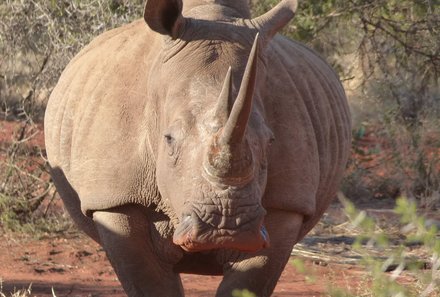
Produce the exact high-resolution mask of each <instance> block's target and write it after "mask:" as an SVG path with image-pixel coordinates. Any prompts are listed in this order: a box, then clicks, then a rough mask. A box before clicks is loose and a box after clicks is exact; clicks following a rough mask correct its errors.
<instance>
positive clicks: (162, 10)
mask: <svg viewBox="0 0 440 297" xmlns="http://www.w3.org/2000/svg"><path fill="white" fill-rule="evenodd" d="M144 20H145V22H146V23H147V24H148V26H149V27H150V28H151V30H153V31H156V32H158V33H160V34H163V35H168V36H171V37H173V38H176V37H177V34H178V31H179V28H180V27H181V25H182V24H183V20H184V19H183V16H182V0H147V3H146V4H145V11H144Z"/></svg>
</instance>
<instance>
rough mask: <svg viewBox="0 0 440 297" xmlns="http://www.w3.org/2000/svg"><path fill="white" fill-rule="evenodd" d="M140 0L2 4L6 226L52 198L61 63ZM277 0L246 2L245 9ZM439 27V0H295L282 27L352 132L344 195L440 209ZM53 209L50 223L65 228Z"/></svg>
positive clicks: (124, 18)
mask: <svg viewBox="0 0 440 297" xmlns="http://www.w3.org/2000/svg"><path fill="white" fill-rule="evenodd" d="M143 2H144V1H142V0H136V1H134V0H133V1H128V0H111V1H107V0H105V1H104V0H61V1H55V0H50V1H48V0H3V1H1V2H0V120H1V121H0V128H1V133H0V136H1V139H0V220H1V221H0V223H1V226H2V227H3V228H6V229H17V228H18V229H20V228H23V226H28V228H31V229H33V228H35V227H33V226H34V223H35V222H37V221H38V220H40V219H44V221H45V222H48V221H50V220H48V218H49V217H51V210H52V206H53V205H56V204H57V200H58V199H57V198H56V193H55V190H54V188H53V186H52V184H51V182H50V178H49V177H48V174H47V164H46V160H45V152H44V145H43V143H44V142H43V135H42V119H43V116H44V107H45V103H46V102H47V100H48V97H49V95H50V93H51V91H52V89H53V87H54V85H55V84H56V82H57V79H58V77H59V75H60V74H61V72H62V70H63V69H64V67H65V66H66V64H67V63H68V61H69V60H70V59H71V58H72V57H73V56H74V55H75V54H76V53H77V52H78V51H79V50H80V49H81V48H82V47H83V46H84V45H86V44H87V43H88V42H89V41H90V40H91V39H92V38H93V37H95V36H97V35H99V34H100V33H102V32H103V31H106V30H109V29H111V28H114V27H117V26H120V25H122V24H125V23H128V22H130V21H131V20H134V19H136V18H139V17H141V16H142V13H143V5H144V3H143ZM277 2H278V0H253V1H251V6H252V11H253V14H254V15H255V16H256V15H259V14H261V13H263V12H265V11H267V10H268V9H270V8H271V7H272V6H274V5H275V4H276V3H277ZM439 31H440V4H439V1H438V0H423V1H416V0H412V1H410V0H403V1H384V0H349V1H345V0H344V1H343V0H326V1H316V0H311V1H300V6H299V9H298V13H297V15H296V17H295V20H294V21H293V22H291V23H290V25H289V26H288V27H287V28H285V30H284V32H283V33H284V34H285V35H287V36H289V37H291V38H293V39H295V40H298V41H301V42H303V43H305V44H307V45H309V46H310V47H312V48H314V49H315V50H317V51H318V52H319V53H320V54H321V55H322V56H323V57H325V59H326V60H327V61H329V63H330V64H331V65H332V66H333V67H334V68H335V69H336V70H337V72H338V73H339V75H340V77H341V80H342V81H343V83H344V86H345V88H346V92H347V94H348V97H349V100H350V105H351V109H352V114H353V124H354V125H353V129H354V130H353V137H354V138H353V157H352V158H351V160H350V164H349V166H348V167H349V168H348V172H347V177H346V179H345V181H344V184H343V191H344V192H345V194H346V196H348V197H349V198H350V199H351V200H352V201H355V202H357V203H371V201H377V200H386V199H391V200H393V199H395V198H397V197H398V196H400V195H405V196H407V197H409V198H411V199H413V200H415V201H417V202H418V206H419V207H420V208H421V209H422V208H425V209H436V208H437V207H439V206H440V205H439V201H440V192H439V189H440V173H439V170H440V160H439V159H440V117H439V112H440V88H439V74H440V32H439ZM55 209H56V208H55ZM55 212H56V211H55ZM53 218H54V220H55V221H54V222H55V223H54V226H53V228H55V229H56V230H59V231H61V230H65V228H68V226H67V225H65V224H64V223H63V224H60V223H59V221H58V218H59V214H55V216H54V217H53ZM27 224H28V225H27ZM29 226H32V227H29ZM44 228H48V229H50V230H52V229H51V228H52V227H47V226H46V227H44Z"/></svg>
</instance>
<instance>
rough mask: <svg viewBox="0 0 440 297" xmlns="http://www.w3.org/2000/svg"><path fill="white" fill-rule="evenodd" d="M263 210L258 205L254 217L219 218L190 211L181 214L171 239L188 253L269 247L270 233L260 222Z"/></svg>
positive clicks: (233, 216) (211, 214)
mask: <svg viewBox="0 0 440 297" xmlns="http://www.w3.org/2000/svg"><path fill="white" fill-rule="evenodd" d="M265 213H266V212H265V210H264V209H263V208H262V207H259V209H258V211H256V212H253V217H249V215H247V216H243V214H239V215H232V216H225V215H223V216H220V217H219V215H218V214H215V213H210V214H209V213H208V214H206V213H205V214H204V215H203V217H201V216H199V214H197V212H196V211H194V210H193V211H192V212H188V213H185V214H184V215H183V216H182V220H181V222H180V223H179V225H178V226H177V228H176V230H175V232H174V236H173V242H174V244H176V245H179V246H180V247H181V248H182V249H183V250H185V251H188V252H198V251H206V250H215V249H235V250H239V251H245V252H255V251H258V250H260V249H263V248H267V247H269V234H268V232H267V230H266V228H265V227H264V225H263V219H264V215H265ZM215 223H217V225H215Z"/></svg>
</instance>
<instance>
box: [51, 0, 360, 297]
mask: <svg viewBox="0 0 440 297" xmlns="http://www.w3.org/2000/svg"><path fill="white" fill-rule="evenodd" d="M296 8H297V2H296V0H284V1H281V2H279V3H278V5H276V6H275V7H274V8H272V9H271V10H270V11H268V12H267V13H265V14H263V15H261V16H259V17H256V18H251V17H250V10H249V7H248V0H148V1H147V2H146V7H145V12H144V19H141V20H137V21H134V22H132V23H130V24H128V25H125V26H123V27H120V28H117V29H114V30H111V31H108V32H106V33H104V34H102V35H100V36H99V37H97V38H96V39H94V40H93V41H92V42H91V43H90V44H89V45H88V46H86V47H85V48H84V49H83V50H82V51H81V52H80V53H79V54H78V55H77V56H76V57H75V58H74V59H73V60H72V61H71V62H70V63H69V64H68V66H67V67H66V69H65V71H64V72H63V73H62V75H61V77H60V79H59V82H58V84H57V86H56V87H55V89H54V90H53V92H52V94H51V97H50V99H49V102H48V105H47V110H46V114H45V137H46V148H47V156H48V160H49V162H50V165H51V174H52V178H53V181H54V183H55V185H56V188H57V190H58V191H59V193H60V196H61V198H62V199H63V201H64V204H65V207H66V209H67V211H68V212H69V213H70V215H71V217H72V218H73V220H74V221H75V223H76V224H77V225H78V226H79V228H80V229H82V230H83V231H84V232H85V233H86V234H88V235H89V236H90V237H91V238H92V239H94V240H95V241H97V242H98V243H100V244H101V245H102V246H103V248H104V250H105V251H106V254H107V256H108V258H109V260H110V262H111V264H112V266H113V267H114V269H115V272H116V274H117V276H118V278H119V280H120V281H121V284H122V286H123V288H124V290H125V291H126V293H127V295H129V296H183V294H184V292H183V286H182V283H181V280H180V276H179V274H180V273H193V274H204V275H223V279H222V281H221V283H220V285H219V288H218V289H217V293H216V296H218V297H220V296H222V297H226V296H228V297H230V296H231V295H232V292H233V291H234V290H235V289H248V290H249V291H251V292H254V293H255V294H256V295H257V296H270V295H271V294H272V292H273V290H274V288H275V285H276V283H277V281H278V278H279V277H280V274H281V272H282V270H283V268H284V266H285V265H286V263H287V261H288V259H289V256H290V253H291V250H292V247H293V245H294V244H295V243H297V242H298V241H299V240H300V239H302V238H303V237H304V236H305V235H306V233H307V232H308V231H309V230H310V229H311V228H312V227H313V226H314V225H315V224H316V223H317V222H318V220H319V218H320V217H321V216H322V214H323V212H324V211H325V209H326V208H327V207H328V205H329V203H330V202H331V200H332V198H333V197H334V196H335V194H336V192H337V190H338V186H339V183H340V181H341V178H342V176H343V172H344V168H345V165H346V161H347V158H348V155H349V150H350V134H351V128H350V115H349V108H348V105H347V101H346V96H345V93H344V90H343V87H342V86H341V83H340V81H339V79H338V76H337V74H335V72H334V71H333V70H332V69H331V67H330V66H328V64H326V62H325V61H324V60H323V59H322V58H320V57H319V56H318V55H317V54H316V53H314V52H313V51H312V50H311V49H309V48H308V47H306V46H304V45H302V44H300V43H298V42H295V41H292V40H289V39H287V38H285V37H283V36H281V35H279V34H278V31H279V30H280V29H281V28H283V27H284V26H285V25H286V24H287V23H288V22H289V21H290V20H291V19H292V18H293V16H294V14H295V11H296Z"/></svg>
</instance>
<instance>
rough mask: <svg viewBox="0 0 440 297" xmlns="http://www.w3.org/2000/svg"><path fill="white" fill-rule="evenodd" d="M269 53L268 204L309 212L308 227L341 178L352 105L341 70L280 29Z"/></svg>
mask: <svg viewBox="0 0 440 297" xmlns="http://www.w3.org/2000/svg"><path fill="white" fill-rule="evenodd" d="M267 54H268V61H270V63H268V65H267V66H266V67H267V68H268V69H267V73H268V79H267V80H266V87H265V90H266V92H268V93H267V94H266V96H265V101H264V102H265V110H266V114H267V117H268V121H269V125H270V127H271V128H272V129H273V131H274V133H275V138H276V142H275V144H274V145H273V148H271V153H270V156H269V159H270V160H269V171H268V185H267V190H266V196H265V201H264V204H265V205H266V207H272V208H279V209H285V210H292V211H296V212H300V213H302V214H305V215H306V216H307V217H308V221H307V222H306V224H305V226H304V230H303V233H306V232H307V230H308V229H309V228H310V227H311V226H313V225H314V224H315V223H316V221H317V220H318V219H319V217H320V216H321V214H322V212H323V211H324V210H325V209H326V208H327V206H328V204H329V203H330V201H331V199H332V198H333V197H334V196H335V194H336V191H337V187H338V186H339V183H340V180H341V178H342V175H343V172H344V169H345V164H346V161H347V158H348V154H349V150H350V138H351V136H350V135H351V120H350V114H349V108H348V105H347V101H346V97H345V93H344V90H343V88H342V86H341V83H340V82H339V79H338V77H337V75H336V73H335V72H334V71H333V70H332V69H331V68H330V67H329V66H328V65H327V63H326V62H325V61H324V60H323V59H321V58H320V57H319V56H318V55H317V54H316V53H314V52H313V51H312V50H310V49H309V48H307V47H305V46H303V45H301V44H299V43H297V42H294V41H291V40H289V39H287V38H284V37H282V36H279V35H278V36H277V37H276V38H275V39H274V41H273V42H272V45H271V47H270V48H269V49H268V52H267Z"/></svg>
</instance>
